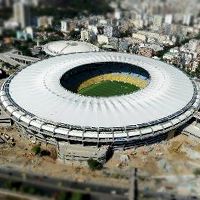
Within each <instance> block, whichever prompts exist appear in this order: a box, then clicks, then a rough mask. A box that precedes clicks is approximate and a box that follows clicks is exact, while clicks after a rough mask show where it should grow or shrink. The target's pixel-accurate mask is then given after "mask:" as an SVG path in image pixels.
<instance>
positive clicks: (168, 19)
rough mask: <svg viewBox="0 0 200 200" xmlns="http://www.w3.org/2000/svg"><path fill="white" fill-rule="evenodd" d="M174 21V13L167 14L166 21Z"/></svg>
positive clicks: (168, 22) (167, 22)
mask: <svg viewBox="0 0 200 200" xmlns="http://www.w3.org/2000/svg"><path fill="white" fill-rule="evenodd" d="M172 22H173V15H172V14H167V15H165V23H166V24H172Z"/></svg>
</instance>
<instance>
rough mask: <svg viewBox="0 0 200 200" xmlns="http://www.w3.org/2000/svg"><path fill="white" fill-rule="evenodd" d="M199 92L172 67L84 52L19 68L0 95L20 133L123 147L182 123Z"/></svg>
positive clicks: (46, 139) (146, 140) (130, 57)
mask: <svg viewBox="0 0 200 200" xmlns="http://www.w3.org/2000/svg"><path fill="white" fill-rule="evenodd" d="M199 94H200V91H199V85H198V84H197V83H196V82H195V81H194V80H192V79H190V78H189V77H188V76H187V75H185V74H184V73H183V72H182V71H180V70H178V69H177V68H175V67H174V66H171V65H168V64H166V63H163V62H160V61H157V60H154V59H150V58H145V57H142V56H137V55H131V54H123V53H112V52H87V53H74V54H68V55H60V56H55V57H52V58H49V59H46V60H43V61H39V62H37V63H34V64H32V65H30V66H27V67H24V68H23V69H20V70H19V71H17V72H16V73H15V74H13V75H12V76H11V77H9V78H8V79H7V80H6V81H5V83H4V84H3V86H2V88H1V93H0V99H1V104H2V107H3V109H4V110H5V112H6V113H8V114H9V115H10V116H11V118H12V119H13V120H14V121H15V122H16V124H17V125H18V126H19V127H20V128H21V129H22V130H23V132H24V133H25V134H28V135H29V136H31V137H34V138H36V139H37V140H39V141H42V142H46V143H50V144H54V145H56V146H57V147H58V149H61V144H62V146H63V145H64V146H69V145H75V144H78V145H79V144H83V145H84V147H86V146H93V147H101V146H112V147H113V148H114V149H127V148H132V147H134V146H140V145H144V144H145V145H146V144H152V143H155V142H158V141H161V140H164V139H166V138H167V137H168V134H169V132H171V131H173V130H175V129H177V128H178V127H180V126H182V125H184V124H185V123H187V122H188V121H189V120H190V119H191V118H192V117H193V116H194V114H195V113H196V112H197V111H198V110H199V106H200V96H199ZM80 146H81V145H80ZM84 147H83V146H82V148H84Z"/></svg>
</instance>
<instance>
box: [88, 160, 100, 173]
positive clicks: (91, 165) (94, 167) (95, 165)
mask: <svg viewBox="0 0 200 200" xmlns="http://www.w3.org/2000/svg"><path fill="white" fill-rule="evenodd" d="M87 163H88V166H89V168H90V169H91V170H93V171H94V170H101V169H102V168H103V165H102V163H100V162H99V161H97V160H94V159H93V158H90V159H89V160H88V161H87Z"/></svg>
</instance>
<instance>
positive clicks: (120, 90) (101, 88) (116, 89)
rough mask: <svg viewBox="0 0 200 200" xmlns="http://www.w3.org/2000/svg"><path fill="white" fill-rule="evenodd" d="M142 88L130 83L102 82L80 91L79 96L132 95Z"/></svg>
mask: <svg viewBox="0 0 200 200" xmlns="http://www.w3.org/2000/svg"><path fill="white" fill-rule="evenodd" d="M139 89H140V88H139V87H137V86H135V85H132V84H130V83H124V82H118V81H102V82H99V83H96V84H93V85H90V86H88V87H86V88H83V89H81V90H79V91H78V93H79V94H81V95H84V96H90V97H110V96H118V95H125V94H130V93H132V92H135V91H137V90H139Z"/></svg>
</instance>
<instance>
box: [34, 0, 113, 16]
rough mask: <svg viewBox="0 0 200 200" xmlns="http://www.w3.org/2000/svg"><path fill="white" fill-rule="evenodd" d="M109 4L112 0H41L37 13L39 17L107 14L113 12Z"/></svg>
mask: <svg viewBox="0 0 200 200" xmlns="http://www.w3.org/2000/svg"><path fill="white" fill-rule="evenodd" d="M109 3H110V0H75V1H71V0H41V6H40V7H39V8H37V9H36V11H37V13H38V14H39V15H40V14H41V15H42V14H43V15H44V14H47V15H49V14H51V15H52V14H53V15H56V16H59V15H60V16H61V17H73V15H74V16H77V15H82V14H84V15H89V14H106V13H107V12H110V11H112V9H111V8H110V6H109ZM55 8H56V9H55ZM59 12H60V13H59Z"/></svg>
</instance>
